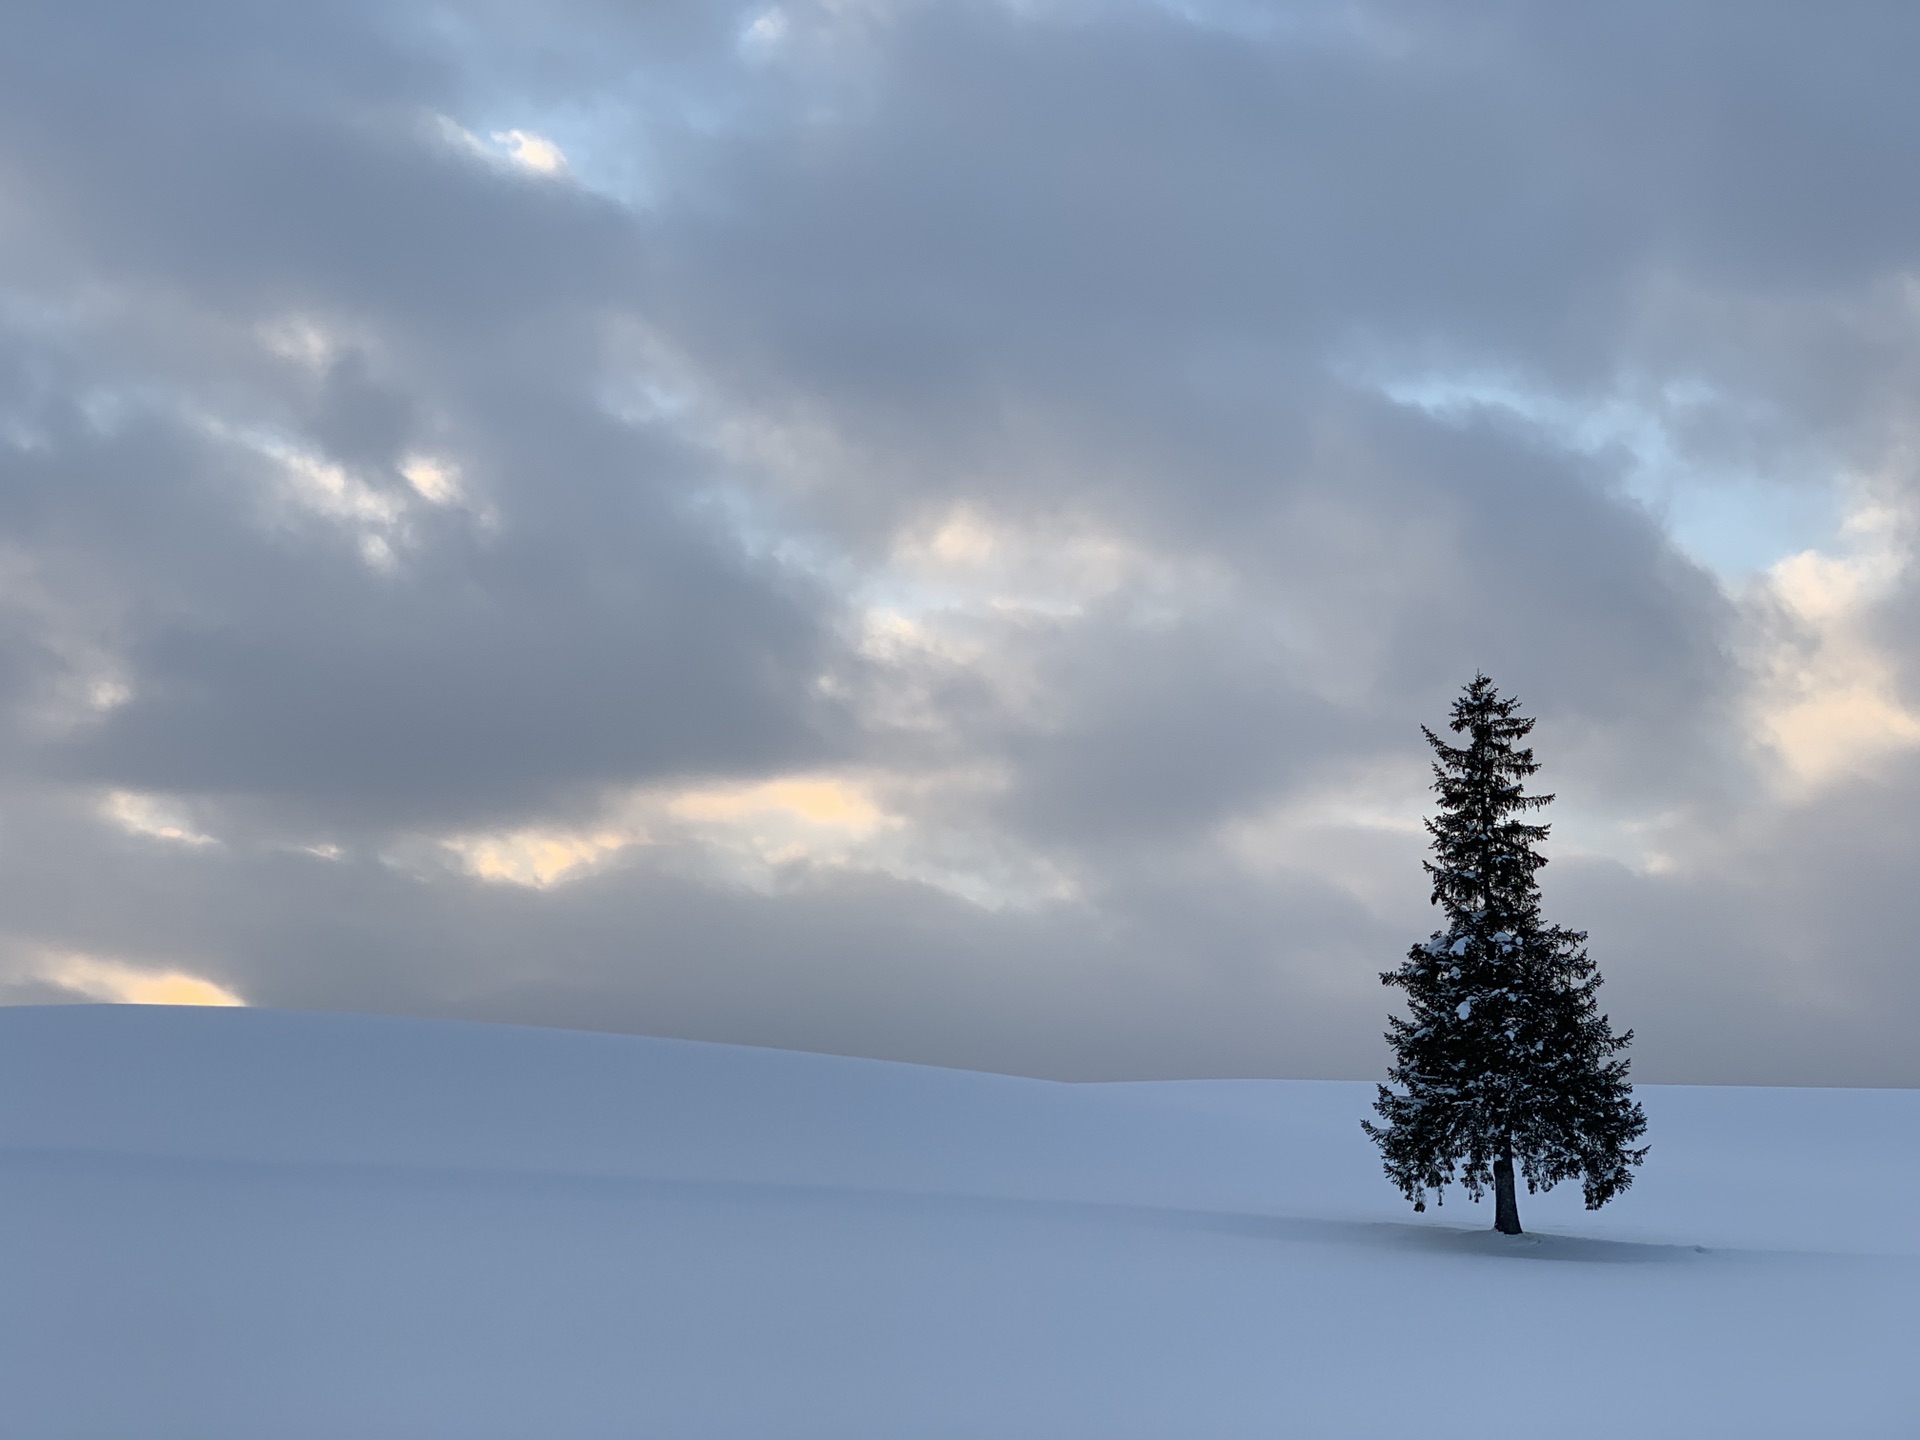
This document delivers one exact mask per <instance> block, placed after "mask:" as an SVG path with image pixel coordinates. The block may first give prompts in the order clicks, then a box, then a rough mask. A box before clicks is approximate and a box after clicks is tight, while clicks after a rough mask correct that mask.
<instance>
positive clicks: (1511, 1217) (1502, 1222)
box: [1493, 1147, 1520, 1235]
mask: <svg viewBox="0 0 1920 1440" xmlns="http://www.w3.org/2000/svg"><path fill="white" fill-rule="evenodd" d="M1493 1228H1494V1229H1496V1230H1498V1231H1499V1232H1500V1233H1501V1234H1502V1235H1518V1234H1519V1233H1520V1202H1519V1200H1518V1199H1517V1198H1516V1197H1515V1196H1514V1193H1513V1150H1512V1148H1511V1147H1509V1148H1508V1150H1507V1153H1506V1154H1504V1155H1502V1156H1501V1157H1500V1158H1499V1159H1498V1160H1496V1161H1494V1162H1493Z"/></svg>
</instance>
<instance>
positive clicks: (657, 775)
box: [0, 0, 1920, 1086]
mask: <svg viewBox="0 0 1920 1440" xmlns="http://www.w3.org/2000/svg"><path fill="white" fill-rule="evenodd" d="M8 25H9V33H8V40H7V43H6V44H5V45H4V46H0V1000H3V1001H6V1002H10V1003H28V1004H33V1003H49V1002H57V1001H86V1000H93V1001H99V1000H118V1001H160V1002H168V1001H172V1002H183V1003H244V1004H248V1005H257V1006H270V1007H283V1008H293V1009H327V1010H343V1011H356V1012H376V1013H391V1014H406V1015H431V1016H447V1017H462V1018H470V1019H482V1020H505V1021H515V1022H524V1023H533V1024H542V1025H555V1026H572V1027H583V1028H593V1029H606V1030H620V1031H633V1032H638V1033H646V1034H658V1035H676V1036H687V1037H693V1038H700V1039H709V1040H723V1041H734V1042H742V1043H749V1044H756V1045H773V1046H785V1047H792V1048H800V1049H813V1050H824V1051H832V1052H837V1053H845V1054H855V1055H872V1056H880V1057H885V1058H893V1059H905V1060H917V1061H924V1062H929V1063H935V1064H942V1065H952V1066H961V1067H968V1068H978V1069H995V1070H1006V1071H1012V1072H1017V1073H1023V1074H1031V1075H1041V1076H1051V1077H1058V1078H1064V1079H1107V1078H1152V1077H1162V1076H1215V1075H1218V1076H1239V1075H1249V1076H1251V1075H1273V1076H1325V1077H1340V1078H1361V1077H1368V1076H1377V1075H1379V1074H1381V1073H1383V1070H1384V1065H1385V1059H1386V1051H1385V1047H1384V1044H1383V1042H1382V1040H1381V1031H1382V1028H1383V1024H1384V1018H1385V1016H1386V1014H1387V1011H1388V1009H1389V1006H1390V1003H1391V995H1390V993H1389V992H1388V991H1386V990H1385V989H1384V988H1383V987H1382V986H1381V985H1380V983H1379V973H1380V972H1381V971H1382V970H1385V969H1389V968H1391V967H1393V966H1394V965H1395V964H1397V962H1398V960H1399V959H1400V957H1401V956H1403V955H1404V954H1405V952H1406V950H1407V947H1408V946H1409V945H1411V944H1412V943H1414V942H1415V941H1417V940H1419V939H1421V938H1423V937H1424V936H1425V935H1426V934H1427V933H1429V932H1430V931H1431V930H1432V929H1434V928H1435V927H1436V926H1437V925H1438V924H1439V923H1440V921H1439V917H1438V915H1437V912H1435V911H1434V910H1432V909H1431V907H1430V906H1429V904H1428V891H1427V885H1426V883H1425V878H1424V876H1423V875H1422V873H1421V869H1420V863H1421V859H1422V856H1423V853H1424V841H1425V837H1424V834H1423V832H1422V830H1421V824H1420V822H1421V817H1422V816H1423V815H1424V814H1426V813H1428V810H1429V802H1430V800H1431V796H1430V795H1429V794H1428V792H1427V790H1426V786H1427V784H1428V782H1429V779H1430V776H1429V774H1428V771H1427V768H1426V755H1425V746H1424V743H1423V742H1422V740H1421V737H1420V728H1419V727H1420V726H1421V725H1422V724H1427V725H1436V726H1437V725H1439V724H1440V723H1441V722H1442V721H1443V720H1444V719H1445V716H1446V713H1447V707H1448V705H1449V703H1450V701H1451V698H1452V696H1453V695H1454V694H1455V693H1457V691H1458V689H1459V687H1460V686H1461V684H1462V683H1463V682H1464V681H1466V680H1467V679H1468V678H1469V677H1471V676H1472V675H1473V674H1474V673H1475V671H1476V670H1480V669H1484V670H1485V671H1486V672H1487V673H1488V674H1490V675H1491V676H1493V678H1494V679H1495V681H1496V682H1497V683H1498V684H1499V685H1500V686H1501V687H1502V689H1503V690H1504V691H1505V692H1507V693H1511V694H1516V695H1518V696H1519V697H1520V698H1521V701H1522V703H1523V706H1524V708H1525V710H1526V713H1529V714H1532V715H1535V716H1537V717H1538V720H1539V725H1538V728H1537V730H1536V731H1535V732H1534V737H1533V739H1534V744H1535V749H1536V753H1537V755H1538V758H1539V759H1540V761H1541V762H1542V765H1543V769H1542V772H1541V774H1540V776H1539V777H1538V778H1539V781H1540V783H1541V784H1542V785H1543V786H1544V787H1545V788H1547V789H1549V790H1551V791H1553V792H1554V793H1556V794H1557V796H1558V797H1559V798H1558V799H1557V801H1556V803H1555V804H1554V806H1553V807H1552V809H1551V810H1550V811H1548V812H1547V818H1548V819H1550V820H1551V821H1552V822H1553V825H1554V830H1553V835H1552V838H1551V840H1550V841H1549V842H1548V844H1547V847H1546V853H1547V855H1548V856H1549V859H1550V864H1549V867H1548V868H1547V869H1546V870H1545V871H1543V872H1542V876H1541V880H1542V885H1543V890H1544V903H1545V913H1546V917H1547V918H1548V919H1549V920H1551V921H1554V922H1556V923H1560V924H1564V925H1568V926H1572V927H1575V928H1579V929H1584V930H1587V931H1588V932H1589V933H1590V935H1591V951H1592V954H1593V956H1594V958H1595V960H1596V961H1597V962H1598V964H1599V966H1600V968H1601V971H1602V973H1603V974H1604V975H1605V976H1606V978H1607V986H1606V989H1605V990H1604V991H1603V998H1604V1001H1605V1005H1606V1008H1607V1009H1608V1011H1609V1012H1610V1014H1611V1015H1612V1016H1613V1018H1614V1021H1615V1023H1616V1025H1619V1026H1622V1027H1625V1026H1631V1027H1632V1028H1633V1029H1634V1031H1635V1032H1636V1036H1637V1038H1636V1041H1635V1044H1634V1049H1633V1054H1634V1056H1635V1072H1634V1073H1635V1076H1636V1078H1639V1079H1642V1080H1648V1081H1666V1082H1689V1083H1729V1084H1850V1085H1899V1086H1911V1085H1916V1084H1920V1049H1916V1048H1915V1047H1914V1045H1913V1044H1912V1038H1911V1037H1912V1034H1913V1032H1914V1029H1915V1026H1916V1023H1917V1022H1920V966H1917V965H1916V961H1915V948H1916V946H1915V939H1914V936H1915V932H1916V930H1917V929H1920V885H1916V883H1915V879H1916V876H1920V821H1917V820H1916V816H1920V623H1917V622H1920V584H1917V583H1916V579H1917V575H1920V572H1917V571H1916V566H1915V562H1914V548H1915V536H1916V520H1917V519H1920V480H1917V478H1916V441H1917V440H1920V430H1917V427H1916V423H1915V421H1916V418H1920V412H1917V411H1916V394H1917V391H1916V386H1917V385H1920V188H1916V186H1915V185H1914V184H1913V179H1914V177H1915V175H1916V173H1920V91H1916V90H1915V88H1914V87H1913V86H1912V84H1911V76H1910V73H1909V68H1910V67H1909V65H1908V60H1909V58H1910V57H1911V56H1912V55H1913V54H1914V53H1916V50H1917V49H1920V11H1915V10H1914V9H1913V8H1912V7H1909V6H1904V5H1891V4H1889V5H1859V6H1847V7H1842V8H1839V9H1833V8H1827V9H1824V10H1821V11H1819V12H1817V13H1816V12H1815V11H1812V10H1809V9H1807V8H1805V7H1798V6H1775V5H1755V4H1752V3H1738V4H1733V3H1727V4H1711V3H1706V4H1699V5H1690V6H1685V7H1673V6H1668V5H1662V4H1653V3H1645V4H1636V3H1625V0H1623V3H1619V4H1612V5H1608V6H1603V7H1590V6H1531V5H1517V4H1501V3H1492V0H1489V3H1483V4H1473V5H1449V4H1443V3H1434V0H1417V3H1415V0H1407V3H1368V0H1354V3H1317V0H1304V3H1298V4H1284V3H1273V4H1246V3H1239V0H1217V3H1215V0H1196V3H1191V4H1185V3H1182V4H1175V3H1148V0H1102V3H1081V0H924V3H923V0H781V3H778V4H773V5H767V4H765V3H763V0H753V3H749V4H747V5H745V6H738V5H731V4H727V3H723V0H705V3H682V0H653V3H647V4H612V3H596V0H543V3H540V4H532V3H507V0H437V3H420V0H379V3H373V0H364V3H362V0H320V3H316V4H312V5H303V6H285V5H268V4H248V3H229V0H184V3H180V4H172V5H167V6H152V5H147V4H140V3H132V0H128V3H124V4H112V3H91V0H79V3H76V0H58V3H55V0H44V3H43V0H23V3H19V4H16V5H13V6H10V7H9V10H8Z"/></svg>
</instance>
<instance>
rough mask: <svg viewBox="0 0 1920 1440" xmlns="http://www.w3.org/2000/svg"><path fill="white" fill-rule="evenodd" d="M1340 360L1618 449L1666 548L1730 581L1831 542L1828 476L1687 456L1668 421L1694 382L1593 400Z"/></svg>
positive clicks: (1470, 409) (1376, 382) (1356, 373)
mask: <svg viewBox="0 0 1920 1440" xmlns="http://www.w3.org/2000/svg"><path fill="white" fill-rule="evenodd" d="M1342 368H1343V370H1344V372H1345V373H1346V375H1347V378H1348V379H1350V380H1353V381H1355V382H1356V383H1359V384H1362V385H1364V386H1366V387H1367V388H1370V389H1374V390H1377V391H1378V392H1379V393H1381V394H1382V395H1384V396H1386V397H1387V398H1388V399H1389V400H1392V401H1393V402H1394V403H1396V404H1399V405H1405V406H1408V407H1410V408H1412V409H1416V410H1419V411H1421V412H1423V413H1425V414H1427V415H1429V416H1431V417H1433V418H1434V419H1436V420H1439V421H1442V422H1444V423H1448V424H1454V425H1464V424H1469V423H1472V422H1475V421H1478V420H1485V419H1494V420H1506V421H1509V422H1511V421H1518V422H1520V424H1522V425H1523V426H1525V427H1526V428H1528V429H1530V430H1533V431H1535V432H1536V433H1538V434H1539V435H1540V436H1541V437H1542V438H1544V439H1546V440H1547V441H1549V442H1550V443H1552V444H1553V445H1555V446H1557V447H1559V448H1562V449H1565V450H1567V451H1570V452H1572V453H1575V454H1578V455H1583V456H1593V455H1600V454H1604V453H1607V452H1610V451H1613V452H1623V453H1624V454H1625V455H1626V456H1627V457H1628V458H1629V462H1630V463H1629V464H1628V465H1627V466H1626V467H1625V470H1624V472H1623V474H1622V475H1621V481H1622V484H1623V487H1624V489H1625V490H1626V493H1627V494H1628V495H1630V496H1632V497H1633V498H1634V499H1635V500H1637V501H1639V502H1640V503H1641V504H1643V505H1645V506H1646V507H1647V508H1648V510H1649V511H1651V512H1652V513H1653V514H1654V515H1655V516H1656V517H1657V518H1658V519H1659V520H1660V522H1661V524H1662V526H1663V527H1664V528H1665V530H1666V532H1667V535H1668V537H1669V538H1670V539H1671V540H1672V541H1673V543H1674V545H1675V546H1677V547H1678V548H1679V549H1680V550H1682V551H1684V552H1685V553H1686V554H1687V555H1688V556H1690V557H1691V558H1692V559H1694V560H1695V561H1697V562H1698V563H1699V564H1701V565H1703V566H1705V567H1706V568H1707V569H1709V570H1711V571H1713V572H1714V574H1716V575H1717V576H1718V577H1719V578H1720V580H1721V581H1722V583H1723V584H1725V585H1727V586H1729V587H1732V586H1737V585H1740V584H1743V583H1745V582H1747V581H1749V580H1751V579H1753V578H1754V577H1755V576H1758V575H1761V574H1763V573H1764V572H1765V571H1767V570H1768V569H1770V568H1771V567H1772V566H1774V565H1776V564H1778V563H1779V562H1780V561H1782V560H1784V559H1786V558H1787V557H1789V556H1791V555H1795V554H1798V553H1800V552H1802V551H1805V550H1811V549H1819V548H1823V547H1827V546H1829V545H1831V544H1832V542H1833V540H1834V538H1835V536H1836V535H1837V534H1838V533H1839V532H1840V529H1841V526H1842V523H1843V519H1844V509H1845V496H1844V494H1843V493H1842V488H1841V486H1840V485H1839V483H1838V482H1837V481H1835V482H1833V483H1823V482H1821V481H1819V480H1817V479H1816V480H1811V481H1808V482H1807V483H1804V484H1797V483H1789V482H1786V481H1777V480H1769V479H1767V478H1765V477H1762V476H1759V475H1754V474H1748V473H1740V472H1722V471H1708V470H1702V469H1701V468H1700V467H1699V466H1698V465H1696V464H1694V463H1692V462H1690V461H1689V460H1688V459H1687V457H1686V456H1685V455H1684V454H1683V453H1682V452H1681V447H1680V446H1679V445H1678V444H1677V443H1676V440H1675V437H1674V434H1673V424H1672V422H1673V420H1674V419H1675V418H1684V416H1685V415H1686V414H1687V413H1688V412H1689V411H1692V410H1697V409H1699V408H1701V407H1705V406H1708V405H1712V404H1715V403H1717V401H1718V397H1716V396H1715V395H1714V394H1713V393H1712V392H1710V391H1708V390H1706V389H1704V388H1702V387H1698V386H1684V385H1669V386H1666V387H1663V388H1662V389H1661V390H1660V391H1659V392H1658V393H1657V397H1656V398H1655V400H1653V401H1652V402H1648V401H1643V400H1639V399H1636V398H1634V397H1632V396H1628V395H1614V396H1609V397H1606V398H1604V399H1602V400H1599V401H1597V402H1596V401H1578V400H1572V399H1568V398H1567V397H1565V396H1561V395H1556V394H1554V393H1552V392H1550V391H1548V390H1545V389H1542V388H1540V387H1537V386H1531V385H1528V384H1527V383H1525V382H1524V381H1521V380H1519V379H1516V378H1514V377H1510V376H1503V375H1494V374H1488V373H1485V372H1476V371H1436V372H1428V373H1422V374H1415V375H1392V374H1387V373H1383V372H1381V371H1378V370H1374V369H1370V368H1368V367H1361V366H1351V367H1342Z"/></svg>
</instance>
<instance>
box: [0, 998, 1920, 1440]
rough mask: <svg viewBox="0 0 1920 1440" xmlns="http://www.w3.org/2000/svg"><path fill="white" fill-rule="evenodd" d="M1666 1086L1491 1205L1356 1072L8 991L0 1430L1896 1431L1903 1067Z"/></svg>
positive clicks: (1907, 1407)
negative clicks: (1344, 1077)
mask: <svg viewBox="0 0 1920 1440" xmlns="http://www.w3.org/2000/svg"><path fill="white" fill-rule="evenodd" d="M1639 1094H1640V1096H1641V1098H1642V1099H1643V1100H1644V1102H1645V1104H1646V1107H1647V1111H1648V1115H1649V1117H1650V1120H1651V1129H1650V1133H1649V1138H1650V1140H1651V1142H1652V1144H1653V1146H1654V1151H1653V1155H1652V1157H1651V1159H1650V1160H1649V1162H1648V1164H1647V1166H1646V1168H1645V1170H1644V1171H1643V1172H1642V1174H1641V1176H1640V1178H1639V1180H1638V1182H1637V1184H1636V1185H1635V1188H1634V1189H1633V1190H1632V1191H1631V1192H1630V1193H1629V1194H1628V1195H1627V1196H1625V1197H1624V1198H1623V1199H1621V1200H1620V1201H1618V1202H1616V1203H1615V1204H1614V1205H1612V1206H1610V1207H1609V1208H1608V1209H1607V1210H1605V1211H1602V1212H1600V1213H1597V1214H1589V1213H1587V1212H1584V1211H1582V1210H1581V1209H1580V1208H1579V1205H1578V1196H1577V1193H1568V1192H1567V1190H1566V1187H1563V1190H1562V1191H1561V1192H1556V1193H1555V1194H1553V1195H1551V1196H1524V1195H1523V1197H1522V1212H1521V1213H1522V1219H1523V1221H1524V1222H1525V1223H1526V1225H1527V1226H1528V1229H1529V1231H1530V1233H1529V1234H1527V1235H1525V1236H1522V1237H1518V1238H1514V1239H1508V1238H1504V1237H1500V1236H1495V1235H1492V1234H1490V1233H1488V1232H1487V1230H1486V1228H1485V1227H1486V1226H1487V1225H1488V1224H1489V1223H1490V1218H1491V1217H1490V1215H1489V1214H1488V1213H1487V1209H1486V1207H1475V1206H1472V1205H1470V1204H1467V1203H1465V1202H1464V1200H1462V1199H1460V1198H1459V1197H1457V1196H1456V1197H1455V1200H1454V1202H1453V1203H1449V1204H1448V1205H1446V1206H1445V1207H1444V1208H1443V1209H1441V1210H1439V1211H1437V1212H1434V1211H1430V1212H1429V1213H1428V1215H1426V1216H1422V1217H1415V1216H1413V1215H1412V1214H1411V1213H1410V1212H1409V1211H1408V1209H1407V1207H1406V1205H1405V1204H1404V1203H1403V1202H1402V1201H1401V1200H1400V1199H1399V1197H1398V1196H1397V1195H1396V1194H1395V1193H1394V1192H1393V1191H1392V1190H1391V1189H1390V1188H1389V1187H1388V1186H1387V1184H1386V1182H1385V1181H1384V1180H1383V1179H1382V1178H1381V1176H1380V1169H1379V1162H1378V1157H1377V1155H1376V1154H1375V1152H1374V1151H1373V1149H1372V1147H1371V1146H1370V1145H1369V1144H1368V1143H1367V1141H1366V1139H1365V1138H1364V1137H1363V1136H1362V1135H1361V1133H1360V1130H1359V1121H1360V1119H1361V1118H1362V1116H1363V1115H1365V1114H1366V1113H1367V1104H1368V1101H1369V1099H1370V1096H1371V1090H1370V1087H1368V1086H1365V1085H1359V1084H1342V1083H1325V1082H1302V1081H1222V1082H1186V1083H1176V1084H1128V1085H1079V1086H1076V1085H1062V1084H1054V1083H1049V1082H1045V1081H1035V1080H1021V1079H1012V1078H1008V1077H1004V1076H994V1075H976V1074H967V1073H961V1072H954V1071H943V1070H934V1069H927V1068H922V1067H917V1066H910V1065H895V1064H885V1063H881V1062H876V1061H863V1060H848V1059H839V1058H834V1057H828V1056H819V1055H801V1054H790V1053H785V1052H778V1051H765V1050H751V1049H741V1048H735V1047H730V1046H720V1045H702V1044H693V1043H688V1042H679V1041H667V1040H648V1039H636V1038H631V1037H623V1036H606V1035H585V1034H571V1033H562V1032H553V1031H540V1030H524V1029H515V1028H510V1027H493V1026H479V1025H462V1024H452V1023H437V1022H415V1021H397V1020H381V1019H367V1018H349V1017H339V1016H319V1015H293V1014H278V1013H269V1012H258V1011H235V1010H169V1009H158V1008H121V1007H74V1008H47V1009H33V1008H21V1009H13V1010H6V1011H0V1435H4V1436H6V1437H9V1440H36V1437H43V1436H44V1437H67V1436H73V1437H79V1436H87V1437H109V1436H111V1437H120V1436H125V1437H139V1440H170V1437H183V1440H184V1437H197V1440H211V1437H233V1440H258V1437H264V1436H273V1437H280V1440H301V1437H312V1440H322V1437H325V1440H335V1437H338V1440H349V1437H351V1440H381V1437H414V1436H422V1437H427V1436H432V1437H449V1440H451V1437H461V1440H474V1437H496V1436H497V1437H514V1440H530V1437H536V1436H538V1437H574V1436H581V1437H586V1436H594V1437H599V1436H607V1437H612V1436H622V1437H632V1436H673V1437H682V1436H687V1437H692V1436H740V1437H756V1440H762V1437H810V1436H819V1437H828V1436H831V1437H854V1436H873V1437H880V1436H886V1437H944V1436H954V1437H960V1436H970V1437H971V1436H977V1437H996V1440H998V1437H1022V1436H1047V1437H1056V1436H1089V1437H1129V1436H1143V1437H1144V1436H1166V1437H1196V1436H1248V1437H1252V1436H1261V1437H1272V1436H1289V1435H1298V1436H1306V1437H1341V1436H1382V1437H1384V1436H1395V1437H1402V1436H1405V1435H1408V1434H1414V1433H1418V1434H1422V1435H1440V1436H1446V1435H1462V1436H1464V1435H1475V1436H1484V1435H1486V1434H1489V1433H1492V1434H1500V1433H1512V1434H1515V1435H1521V1434H1534V1435H1545V1436H1555V1437H1570V1436H1590V1435H1591V1436H1599V1435H1608V1436H1613V1435H1618V1434H1621V1433H1628V1434H1636V1435H1643V1436H1719V1435H1727V1436H1733V1435H1739V1436H1742V1437H1758V1436H1783V1437H1784V1436H1793V1437H1811V1436H1827V1437H1842V1436H1889V1437H1892V1436H1910V1435H1912V1434H1914V1433H1916V1429H1915V1427H1916V1423H1920V1422H1916V1419H1915V1417H1916V1416H1920V1383H1916V1380H1915V1378H1914V1372H1915V1371H1916V1369H1920V1367H1916V1366H1914V1364H1913V1362H1912V1354H1913V1352H1914V1351H1915V1349H1916V1342H1917V1341H1920V1322H1916V1314H1920V1311H1917V1310H1916V1306H1915V1303H1914V1296H1915V1295H1916V1294H1920V1206H1917V1205H1916V1201H1915V1199H1914V1197H1915V1194H1916V1191H1917V1190H1920V1185H1916V1181H1920V1092H1911V1091H1860V1090H1854V1091H1843V1090H1823V1091H1812V1090H1755V1089H1743V1090H1734V1089H1708V1088H1664V1087H1657V1086H1649V1087H1642V1088H1641V1090H1640V1091H1639Z"/></svg>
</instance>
